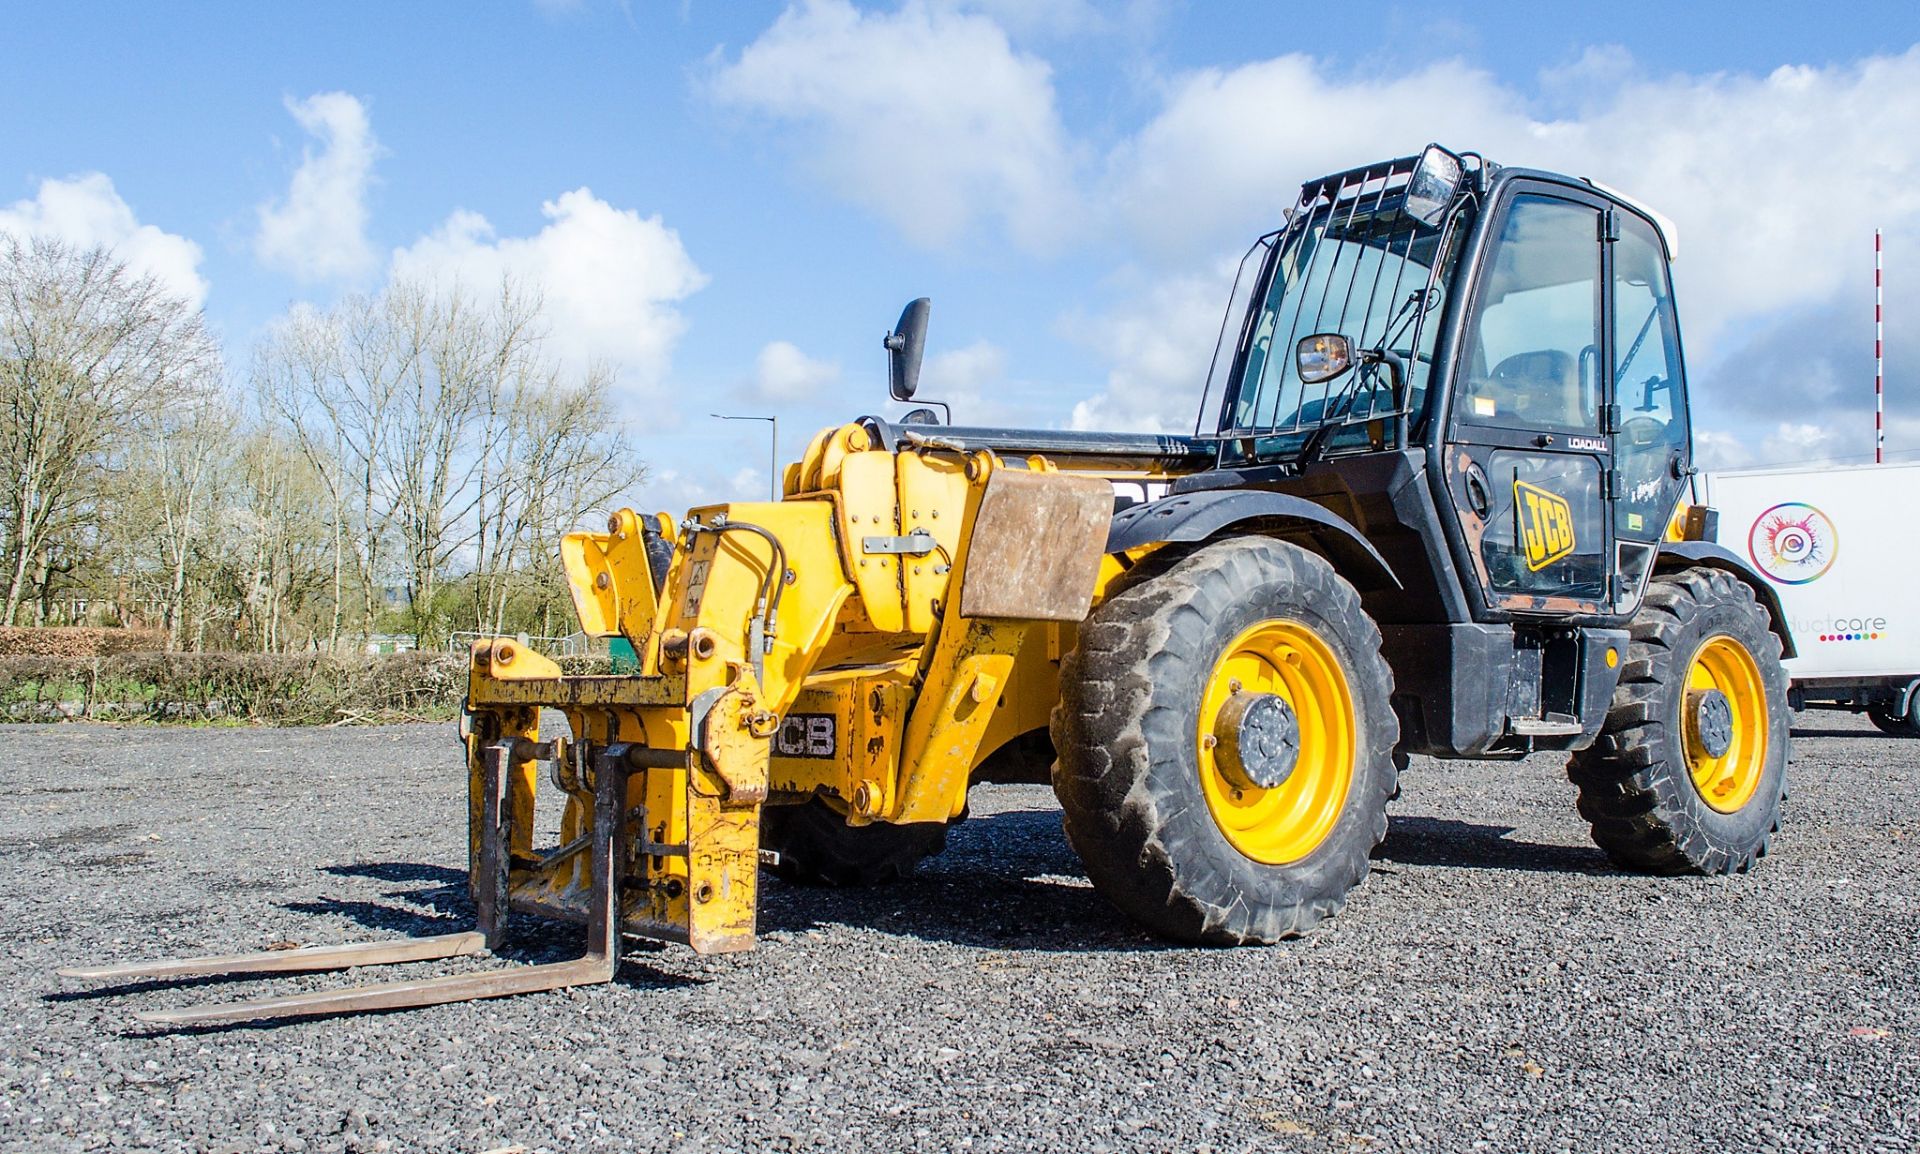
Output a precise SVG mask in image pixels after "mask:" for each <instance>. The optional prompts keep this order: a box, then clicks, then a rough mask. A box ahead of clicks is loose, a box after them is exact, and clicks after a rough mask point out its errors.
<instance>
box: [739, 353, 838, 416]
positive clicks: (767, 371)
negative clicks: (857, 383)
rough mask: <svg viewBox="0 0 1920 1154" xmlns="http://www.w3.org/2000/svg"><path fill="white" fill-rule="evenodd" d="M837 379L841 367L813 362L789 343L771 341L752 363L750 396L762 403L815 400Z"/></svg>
mask: <svg viewBox="0 0 1920 1154" xmlns="http://www.w3.org/2000/svg"><path fill="white" fill-rule="evenodd" d="M839 379H840V365H839V364H838V363H837V362H834V361H822V360H816V359H814V358H813V357H810V356H808V355H807V354H805V353H803V352H801V351H800V348H799V346H797V345H795V344H793V343H792V342H790V341H771V342H769V343H768V344H767V345H766V347H764V348H762V349H761V350H760V355H759V356H758V357H756V358H754V363H753V393H754V395H755V396H756V397H758V398H760V399H761V400H764V401H774V402H781V403H785V402H792V401H807V400H812V399H814V398H815V397H816V396H817V395H818V394H819V392H820V391H821V390H822V389H824V388H826V387H827V386H828V385H831V384H833V383H834V382H836V381H838V380H839Z"/></svg>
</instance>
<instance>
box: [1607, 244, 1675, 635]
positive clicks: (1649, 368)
mask: <svg viewBox="0 0 1920 1154" xmlns="http://www.w3.org/2000/svg"><path fill="white" fill-rule="evenodd" d="M1613 215H1614V223H1613V227H1612V228H1611V229H1610V230H1609V232H1610V234H1611V235H1612V236H1613V237H1614V238H1615V239H1614V241H1613V243H1611V244H1610V245H1609V246H1608V248H1609V250H1610V251H1609V253H1608V256H1609V258H1610V259H1609V261H1608V268H1609V273H1608V278H1607V279H1608V283H1609V285H1610V286H1611V292H1612V300H1611V302H1610V303H1611V306H1612V311H1613V351H1612V361H1613V371H1612V373H1611V374H1610V378H1609V379H1610V380H1611V381H1612V383H1613V396H1612V398H1611V400H1612V402H1613V403H1612V406H1611V407H1610V408H1609V409H1608V410H1607V411H1608V413H1609V414H1610V415H1611V418H1612V419H1611V421H1610V422H1609V423H1610V424H1611V426H1612V433H1613V467H1614V482H1613V485H1612V490H1613V493H1614V513H1613V515H1614V522H1613V528H1614V538H1615V545H1614V549H1615V551H1616V553H1617V554H1618V571H1619V576H1618V578H1617V583H1616V588H1615V590H1614V606H1613V607H1614V611H1615V612H1617V613H1621V614H1626V613H1632V612H1633V611H1634V610H1636V609H1638V608H1639V607H1640V599H1641V598H1642V596H1644V595H1645V592H1646V585H1647V578H1648V576H1649V574H1651V573H1652V571H1653V562H1654V557H1655V555H1656V554H1657V553H1658V552H1659V547H1660V538H1661V536H1662V535H1663V533H1664V532H1665V530H1666V527H1667V522H1668V521H1669V520H1670V519H1671V518H1672V517H1673V513H1674V507H1675V506H1676V505H1678V504H1679V501H1680V496H1681V492H1682V490H1684V488H1685V487H1686V483H1687V477H1688V476H1689V475H1690V474H1691V473H1692V471H1693V455H1692V437H1691V436H1690V435H1689V431H1688V427H1687V383H1686V376H1685V371H1684V369H1683V367H1682V365H1683V361H1682V358H1681V355H1680V324H1679V316H1678V314H1677V313H1676V312H1675V310H1674V307H1673V288H1672V282H1671V279H1670V278H1669V276H1668V275H1667V251H1666V246H1665V245H1664V244H1663V243H1662V241H1661V238H1660V234H1659V232H1658V231H1657V230H1656V229H1655V228H1654V227H1653V225H1651V224H1649V223H1648V222H1647V221H1645V220H1642V219H1641V218H1640V217H1638V216H1636V215H1634V214H1632V213H1629V212H1625V211H1622V210H1621V209H1618V208H1616V209H1614V210H1613Z"/></svg>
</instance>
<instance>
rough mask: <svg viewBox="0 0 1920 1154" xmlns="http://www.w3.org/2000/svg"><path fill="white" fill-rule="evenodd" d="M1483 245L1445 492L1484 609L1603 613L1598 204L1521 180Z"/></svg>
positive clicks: (1603, 220) (1457, 374)
mask: <svg viewBox="0 0 1920 1154" xmlns="http://www.w3.org/2000/svg"><path fill="white" fill-rule="evenodd" d="M1511 188H1512V190H1513V191H1512V192H1511V193H1510V195H1509V196H1507V197H1505V198H1503V203H1502V204H1501V205H1500V206H1499V207H1498V209H1497V212H1498V216H1497V217H1496V218H1495V219H1494V220H1492V221H1490V222H1489V225H1490V228H1491V230H1492V231H1491V233H1490V236H1491V241H1490V244H1489V247H1488V249H1487V250H1486V252H1485V255H1484V256H1483V258H1482V260H1481V262H1480V272H1479V276H1478V278H1477V284H1476V285H1475V288H1474V292H1473V297H1472V299H1471V301H1470V302H1469V305H1468V312H1467V315H1466V318H1465V323H1464V325H1463V327H1462V328H1461V330H1460V337H1459V339H1458V341H1457V343H1456V346H1455V349H1454V352H1453V355H1454V357H1455V364H1454V372H1453V381H1454V394H1453V397H1452V403H1451V406H1450V408H1451V420H1450V426H1449V430H1448V437H1447V444H1446V450H1445V458H1446V461H1445V472H1446V474H1447V484H1448V488H1449V490H1450V493H1451V494H1452V496H1453V504H1454V506H1455V509H1456V511H1457V514H1458V516H1459V521H1460V526H1461V529H1462V536H1463V538H1464V541H1465V544H1466V549H1467V552H1468V554H1469V560H1470V563H1471V565H1472V567H1473V569H1474V571H1475V573H1476V575H1477V578H1478V585H1479V588H1480V592H1481V596H1482V597H1483V599H1484V602H1485V604H1486V606H1487V607H1488V608H1489V609H1493V610H1504V611H1508V612H1515V613H1521V614H1525V613H1529V612H1532V613H1543V614H1553V615H1567V614H1581V613H1590V614H1602V613H1606V612H1607V611H1608V609H1609V607H1610V602H1611V601H1612V598H1613V591H1612V589H1611V588H1610V578H1611V573H1612V569H1613V566H1612V564H1611V562H1612V556H1613V553H1612V542H1611V535H1612V524H1611V522H1612V518H1611V517H1610V516H1609V508H1608V506H1609V502H1608V500H1607V494H1606V482H1607V478H1608V475H1609V472H1610V470H1611V468H1612V455H1613V454H1612V445H1613V442H1612V438H1611V437H1610V436H1609V435H1608V430H1607V428H1606V424H1607V422H1606V415H1607V409H1606V403H1607V400H1608V397H1607V394H1608V392H1609V390H1608V388H1607V384H1608V382H1607V376H1608V368H1609V367H1610V366H1608V364H1607V362H1606V359H1605V355H1606V338H1605V328H1604V320H1605V315H1606V292H1605V289H1606V284H1607V282H1606V278H1605V275H1604V265H1605V239H1606V231H1605V230H1606V226H1607V224H1608V217H1607V215H1606V203H1605V202H1604V201H1602V200H1600V199H1598V198H1590V197H1586V196H1583V195H1581V194H1580V193H1578V192H1577V191H1575V190H1572V189H1566V188H1562V187H1560V186H1558V185H1552V184H1545V183H1537V182H1527V181H1522V182H1518V183H1516V184H1515V185H1513V186H1511Z"/></svg>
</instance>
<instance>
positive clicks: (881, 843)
mask: <svg viewBox="0 0 1920 1154" xmlns="http://www.w3.org/2000/svg"><path fill="white" fill-rule="evenodd" d="M760 846H761V848H762V849H770V850H773V851H774V852H775V853H777V854H779V855H780V857H779V860H778V862H777V863H776V864H775V865H774V866H773V872H774V874H775V875H777V876H779V877H782V878H785V879H786V880H787V881H791V882H799V883H801V884H802V885H824V886H871V885H880V884H882V883H885V882H891V881H897V880H899V879H900V878H903V877H906V876H907V875H908V874H911V873H912V872H913V871H914V867H916V866H918V865H919V864H920V862H921V861H922V860H923V859H925V858H929V857H932V856H933V855H934V854H937V853H939V852H940V851H941V850H943V849H945V848H946V847H947V827H946V826H944V825H942V824H940V823H939V822H916V823H914V824H911V825H889V824H887V823H885V822H875V823H874V824H872V825H861V826H852V825H848V824H847V819H846V817H845V816H843V815H842V814H840V813H839V812H838V811H836V810H835V809H834V808H833V807H832V806H830V805H828V804H827V803H826V802H824V801H822V800H820V799H819V798H814V799H813V800H812V801H809V802H806V803H804V804H802V805H770V806H767V807H765V808H764V809H762V810H761V811H760Z"/></svg>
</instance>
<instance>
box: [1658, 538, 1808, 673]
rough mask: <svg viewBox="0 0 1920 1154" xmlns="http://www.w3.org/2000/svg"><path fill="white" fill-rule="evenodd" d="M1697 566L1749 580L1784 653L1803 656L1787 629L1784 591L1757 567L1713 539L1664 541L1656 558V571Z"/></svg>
mask: <svg viewBox="0 0 1920 1154" xmlns="http://www.w3.org/2000/svg"><path fill="white" fill-rule="evenodd" d="M1696 565H1697V566H1700V567H1702V568H1706V569H1724V570H1726V571H1727V572H1729V573H1731V574H1733V575H1734V576H1735V577H1738V578H1740V580H1742V581H1745V582H1746V583H1747V585H1748V586H1749V587H1750V588H1751V589H1752V590H1753V597H1754V600H1756V601H1758V602H1760V605H1761V607H1762V608H1764V609H1765V610H1766V611H1767V620H1768V622H1769V623H1770V624H1772V626H1773V631H1774V632H1775V633H1777V634H1779V635H1780V656H1781V657H1783V658H1785V657H1797V656H1799V654H1798V651H1797V650H1796V649H1795V648H1794V644H1793V631H1792V630H1791V629H1788V628H1787V611H1786V609H1785V607H1783V606H1782V605H1781V604H1780V594H1779V593H1777V592H1775V591H1774V588H1773V586H1772V585H1771V584H1769V583H1768V581H1767V579H1766V578H1765V577H1762V576H1761V575H1760V574H1759V573H1758V572H1756V571H1755V570H1754V568H1753V566H1751V565H1749V564H1747V563H1746V561H1744V560H1743V559H1742V558H1741V557H1740V555H1739V554H1738V553H1735V552H1734V551H1733V550H1731V549H1729V548H1727V547H1726V546H1725V545H1716V544H1714V543H1713V542H1711V541H1662V542H1660V555H1659V556H1658V557H1656V558H1654V562H1653V571H1654V572H1655V573H1671V572H1673V571H1674V570H1676V569H1690V568H1692V567H1694V566H1696Z"/></svg>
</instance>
